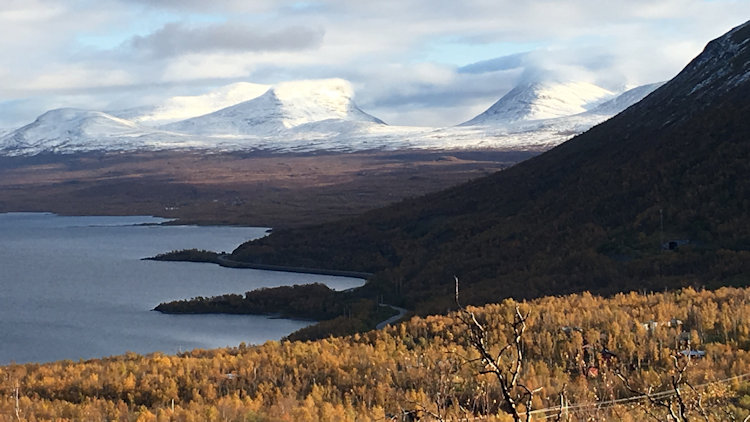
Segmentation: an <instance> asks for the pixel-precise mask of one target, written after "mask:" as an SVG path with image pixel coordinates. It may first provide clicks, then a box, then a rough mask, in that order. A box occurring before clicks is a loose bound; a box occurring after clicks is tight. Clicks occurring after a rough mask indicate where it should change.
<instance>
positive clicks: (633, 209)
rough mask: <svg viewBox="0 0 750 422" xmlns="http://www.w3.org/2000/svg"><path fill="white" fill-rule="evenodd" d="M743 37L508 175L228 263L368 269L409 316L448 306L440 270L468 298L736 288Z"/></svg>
mask: <svg viewBox="0 0 750 422" xmlns="http://www.w3.org/2000/svg"><path fill="white" fill-rule="evenodd" d="M748 40H750V24H748V23H746V24H744V25H742V26H739V27H737V28H735V29H733V30H732V31H730V32H729V33H727V34H726V35H724V36H722V37H720V38H718V39H716V40H714V41H712V42H711V43H709V44H708V45H707V47H706V49H705V50H704V51H703V53H701V54H700V55H699V56H698V57H697V58H696V59H694V60H693V61H692V62H691V63H690V64H689V65H688V66H687V67H686V68H685V69H684V70H683V71H682V72H681V73H680V74H679V75H678V76H676V77H675V78H674V79H673V80H671V81H669V82H668V83H666V84H665V85H663V86H662V87H661V88H659V89H658V90H656V91H655V92H654V93H652V94H651V95H649V96H648V97H646V98H645V99H644V100H643V101H641V102H640V103H638V104H636V105H635V106H633V107H630V108H629V109H627V110H626V111H625V112H623V113H621V114H620V115H618V116H616V117H614V118H612V119H611V120H609V121H607V122H605V123H603V124H601V125H599V126H596V127H594V128H592V129H591V130H589V131H588V132H587V133H584V134H582V135H580V136H578V137H576V138H574V139H572V140H571V141H569V142H566V143H565V144H563V145H561V146H559V147H557V148H555V149H553V150H551V151H549V152H547V153H545V154H542V155H540V156H538V157H535V158H533V159H531V160H528V161H526V162H523V163H521V164H519V165H516V166H515V167H513V168H511V169H509V170H506V171H502V172H499V173H496V174H494V175H492V176H489V177H486V178H483V179H479V180H476V181H473V182H470V183H467V184H464V185H461V186H458V187H456V188H453V189H450V190H448V191H443V192H439V193H436V194H431V195H428V196H425V197H422V198H417V199H413V200H408V201H404V202H401V203H399V204H397V205H394V206H391V207H389V208H385V209H382V210H377V211H374V212H370V213H368V214H365V215H363V216H361V217H359V218H354V219H350V220H346V221H341V222H338V223H335V224H327V225H322V226H316V227H310V228H307V229H303V230H293V231H278V232H276V233H274V234H273V235H271V236H269V237H268V238H264V239H261V240H257V241H253V242H249V243H246V244H244V245H242V246H241V247H239V248H238V249H237V250H236V251H235V252H234V254H233V255H234V258H235V259H239V260H246V261H255V262H263V263H274V264H284V265H295V266H311V267H321V266H327V267H331V268H339V269H348V270H358V271H369V272H376V273H377V274H376V276H375V277H374V279H373V280H372V282H371V283H370V285H369V288H372V289H376V290H378V291H379V292H383V293H385V294H386V295H387V300H390V301H393V302H400V303H404V304H406V305H409V306H415V307H417V308H418V309H419V310H421V311H423V312H428V311H443V310H445V308H446V307H448V306H450V303H451V302H450V301H451V294H450V289H451V286H452V285H451V283H452V275H454V274H456V275H459V276H461V278H462V279H463V280H464V281H465V283H466V289H465V294H466V297H467V300H470V301H472V302H474V303H485V302H490V301H496V300H498V298H500V297H506V296H515V297H532V296H538V295H544V294H560V293H566V292H573V291H582V290H586V289H590V290H593V291H597V292H614V291H620V290H632V289H641V288H645V289H662V288H664V287H665V286H677V285H687V284H700V285H709V286H710V285H714V284H725V283H743V284H744V283H746V282H747V281H748V274H750V259H749V258H750V196H749V194H750V165H749V164H748V158H750V142H748V141H749V140H750V120H748V119H747V116H750V100H749V99H750V48H749V43H748ZM670 246H671V247H672V249H673V250H666V251H665V250H663V247H667V249H669V247H670ZM675 247H676V248H675Z"/></svg>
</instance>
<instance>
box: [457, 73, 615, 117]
mask: <svg viewBox="0 0 750 422" xmlns="http://www.w3.org/2000/svg"><path fill="white" fill-rule="evenodd" d="M615 95H616V94H615V93H614V92H612V91H609V90H607V89H604V88H602V87H599V86H596V85H594V84H590V83H587V82H527V83H522V84H520V85H518V86H516V87H515V88H513V89H512V90H511V91H510V92H508V93H507V94H505V95H504V96H503V97H502V98H500V99H499V100H498V101H497V102H496V103H495V104H493V105H492V106H491V107H490V108H488V109H487V110H486V111H485V112H483V113H482V114H479V115H478V116H476V117H474V118H473V119H471V120H469V121H467V122H464V123H462V124H461V125H460V126H474V125H492V126H503V125H506V126H507V125H513V124H517V123H519V122H529V121H536V120H546V119H554V118H558V117H565V116H571V115H574V114H579V113H584V112H586V111H588V110H590V109H592V108H594V107H595V106H596V105H598V104H600V103H602V102H603V101H606V100H608V99H610V98H612V97H614V96H615Z"/></svg>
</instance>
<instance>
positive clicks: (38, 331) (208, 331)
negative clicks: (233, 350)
mask: <svg viewBox="0 0 750 422" xmlns="http://www.w3.org/2000/svg"><path fill="white" fill-rule="evenodd" d="M163 221H165V220H162V219H159V218H154V217H62V216H57V215H54V214H45V213H8V214H0V364H7V363H9V362H11V361H15V362H18V363H21V362H31V361H39V362H43V361H52V360H59V359H72V360H77V359H82V358H83V359H85V358H93V357H103V356H110V355H115V354H122V353H125V352H126V351H133V352H137V353H150V352H154V351H162V352H165V353H176V352H179V351H181V350H182V351H184V350H188V349H194V348H214V347H223V346H236V345H238V344H239V343H240V342H243V341H244V342H245V343H247V344H257V343H262V342H264V341H267V340H272V339H273V340H276V339H279V338H281V337H283V336H285V335H287V334H289V333H291V332H292V331H294V330H297V329H299V328H302V327H304V326H306V325H308V324H309V323H308V322H304V321H292V320H284V319H270V318H266V317H262V316H244V315H163V314H160V313H158V312H154V311H151V309H153V307H154V306H156V305H157V304H159V303H160V302H163V301H168V300H174V299H186V298H191V297H195V296H212V295H218V294H224V293H244V292H246V291H248V290H252V289H256V288H259V287H274V286H281V285H291V284H302V283H313V282H321V283H325V284H327V285H328V286H330V287H332V288H334V289H339V290H340V289H347V288H351V287H355V286H359V285H361V284H362V283H363V281H362V280H360V279H355V278H347V277H331V276H322V275H306V274H294V273H284V272H274V271H260V270H251V269H230V268H223V267H219V266H218V265H213V264H200V263H183V262H156V261H142V260H141V258H144V257H148V256H153V255H155V254H157V253H160V252H166V251H170V250H174V249H185V248H198V249H208V250H214V251H231V250H232V249H234V248H235V247H236V246H237V245H239V244H240V243H242V242H244V241H246V240H248V239H252V238H257V237H261V236H263V235H265V229H263V228H250V227H198V226H155V225H142V224H149V223H160V222H163Z"/></svg>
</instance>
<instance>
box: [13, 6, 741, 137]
mask: <svg viewBox="0 0 750 422" xmlns="http://www.w3.org/2000/svg"><path fill="white" fill-rule="evenodd" d="M747 19H750V0H592V1H589V0H543V1H540V0H527V1H517V0H462V1H455V0H451V1H443V0H396V1H391V0H378V1H356V0H321V1H285V0H275V1H272V0H212V1H204V0H2V1H1V2H0V27H2V28H3V29H2V31H3V36H2V37H0V55H1V57H2V60H0V128H16V127H20V126H21V125H24V124H27V123H29V122H31V121H33V120H34V119H35V118H36V117H37V116H38V115H40V114H42V113H43V112H44V111H46V110H49V109H53V108H59V107H77V108H85V109H91V110H105V111H106V110H119V109H125V108H130V107H135V106H140V105H147V104H156V103H159V102H160V101H164V99H166V98H169V97H171V96H183V95H199V94H204V93H207V92H210V91H212V90H215V89H218V88H220V87H222V86H225V85H228V84H232V83H236V82H252V83H258V84H275V83H279V82H283V81H290V80H299V79H319V78H343V79H346V80H348V81H350V82H351V83H352V85H353V87H354V89H355V92H356V97H355V101H356V103H357V104H358V105H359V106H360V108H362V109H363V110H365V111H366V112H368V113H370V114H372V115H375V116H377V117H378V118H380V119H382V120H384V121H386V122H388V123H390V124H398V125H424V126H449V125H454V124H458V123H461V122H463V121H465V120H468V119H470V118H472V117H473V116H475V115H477V114H479V113H481V112H482V111H484V110H485V109H486V108H488V107H489V106H490V105H492V103H494V102H495V101H497V100H498V99H499V98H500V97H501V96H502V95H503V94H505V93H506V92H507V91H509V90H510V89H511V88H512V87H513V86H515V85H516V84H518V83H520V82H523V81H528V80H560V81H570V80H576V81H586V82H591V83H595V84H598V85H600V86H602V87H605V88H607V89H610V90H615V91H620V90H623V89H625V88H627V87H633V86H637V85H641V84H646V83H652V82H657V81H662V80H667V79H670V78H671V77H673V76H674V75H676V74H677V73H678V72H679V71H680V70H681V69H682V68H683V67H684V66H685V65H686V64H687V63H688V62H689V61H690V60H691V59H692V58H693V57H695V56H696V55H698V54H699V53H700V52H701V51H702V49H703V47H704V46H705V44H706V43H707V42H708V41H710V40H711V39H713V38H716V37H718V36H720V35H721V34H723V33H725V32H727V31H728V30H730V29H731V28H732V27H734V26H737V25H739V24H741V23H743V22H744V21H745V20H747Z"/></svg>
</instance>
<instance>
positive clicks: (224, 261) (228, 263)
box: [213, 254, 373, 288]
mask: <svg viewBox="0 0 750 422" xmlns="http://www.w3.org/2000/svg"><path fill="white" fill-rule="evenodd" d="M228 256H229V254H217V256H216V261H213V262H214V263H215V264H218V265H220V266H222V267H227V268H249V269H253V270H264V271H283V272H288V273H301V274H317V275H329V276H333V277H351V278H359V279H362V280H364V281H365V283H366V282H367V279H369V278H370V277H372V275H373V273H366V272H361V271H346V270H328V269H324V268H310V267H294V266H288V265H271V264H253V263H250V262H240V261H234V260H232V259H229V258H227V257H228ZM363 286H364V284H363ZM359 287H362V286H359ZM355 288H358V287H355Z"/></svg>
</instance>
